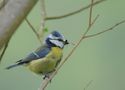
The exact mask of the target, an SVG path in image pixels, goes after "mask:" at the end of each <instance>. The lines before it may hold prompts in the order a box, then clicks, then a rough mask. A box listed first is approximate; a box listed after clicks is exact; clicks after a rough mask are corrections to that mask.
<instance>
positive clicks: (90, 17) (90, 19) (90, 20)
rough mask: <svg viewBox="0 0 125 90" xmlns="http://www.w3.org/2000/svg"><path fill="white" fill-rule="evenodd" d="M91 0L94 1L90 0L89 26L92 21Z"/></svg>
mask: <svg viewBox="0 0 125 90" xmlns="http://www.w3.org/2000/svg"><path fill="white" fill-rule="evenodd" d="M93 2H94V0H91V6H90V13H89V26H91V23H92V8H93Z"/></svg>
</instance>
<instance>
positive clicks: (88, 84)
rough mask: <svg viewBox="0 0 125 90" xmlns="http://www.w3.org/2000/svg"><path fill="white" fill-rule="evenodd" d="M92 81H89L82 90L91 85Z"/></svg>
mask: <svg viewBox="0 0 125 90" xmlns="http://www.w3.org/2000/svg"><path fill="white" fill-rule="evenodd" d="M92 82H93V80H91V81H89V83H87V85H86V86H85V87H84V89H83V90H86V89H87V88H88V87H89V86H90V85H91V84H92Z"/></svg>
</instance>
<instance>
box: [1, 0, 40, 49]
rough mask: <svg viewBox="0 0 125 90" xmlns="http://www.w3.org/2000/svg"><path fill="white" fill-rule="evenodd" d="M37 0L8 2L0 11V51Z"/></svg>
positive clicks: (12, 0) (13, 0)
mask: <svg viewBox="0 0 125 90" xmlns="http://www.w3.org/2000/svg"><path fill="white" fill-rule="evenodd" d="M37 1H38V0H9V1H8V2H7V3H6V5H5V6H4V8H2V9H1V10H0V49H2V47H3V46H4V45H5V44H6V43H7V42H8V40H9V39H10V38H11V36H12V35H13V34H14V32H15V31H16V30H17V28H18V26H19V25H20V24H21V23H22V21H23V19H24V18H25V17H26V16H27V14H28V13H29V12H30V10H31V9H32V8H33V6H34V5H35V4H36V2H37Z"/></svg>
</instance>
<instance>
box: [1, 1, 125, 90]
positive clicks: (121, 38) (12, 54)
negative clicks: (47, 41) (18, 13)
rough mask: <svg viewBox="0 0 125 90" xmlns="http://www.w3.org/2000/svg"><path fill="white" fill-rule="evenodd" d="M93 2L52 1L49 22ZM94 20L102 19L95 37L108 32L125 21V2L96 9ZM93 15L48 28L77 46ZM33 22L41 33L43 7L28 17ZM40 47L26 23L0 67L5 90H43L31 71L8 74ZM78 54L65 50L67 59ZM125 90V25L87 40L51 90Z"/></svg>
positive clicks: (55, 22) (53, 23) (48, 7)
mask: <svg viewBox="0 0 125 90" xmlns="http://www.w3.org/2000/svg"><path fill="white" fill-rule="evenodd" d="M89 3H90V0H46V10H47V14H48V16H54V15H61V14H64V13H68V12H71V11H74V10H77V9H79V8H80V7H82V6H83V5H84V6H86V5H88V4H89ZM93 9H94V10H93V18H94V17H95V16H96V15H97V14H99V15H100V17H99V18H98V20H97V21H96V23H95V25H94V26H93V27H92V29H91V31H90V32H89V34H92V33H96V32H99V31H101V30H105V29H106V28H109V27H110V26H112V25H114V24H115V23H117V22H119V21H121V20H124V19H125V0H107V1H106V2H103V3H101V4H99V5H96V6H95V7H94V8H93ZM88 16H89V11H88V10H86V11H83V12H82V13H79V14H77V15H74V16H71V17H68V18H65V19H60V20H52V21H47V22H46V27H48V29H49V31H48V32H47V33H46V34H45V36H46V35H48V34H49V33H50V32H51V31H53V30H55V29H56V30H58V31H60V32H62V33H63V34H64V35H65V37H66V38H67V39H68V40H69V41H71V42H74V43H75V42H76V41H77V40H79V38H80V36H81V35H82V34H83V32H84V31H85V30H86V28H87V23H88ZM28 19H29V21H31V23H32V24H33V26H34V27H35V28H36V29H38V28H39V26H40V19H41V16H40V3H38V4H37V5H36V6H35V7H34V9H33V10H32V11H31V13H30V15H29V16H28ZM38 46H40V43H39V42H38V40H37V38H36V36H35V35H34V33H33V32H32V30H31V29H30V27H29V26H28V25H27V23H26V22H25V21H24V22H23V23H22V25H20V27H19V28H18V30H17V32H16V33H15V34H14V35H13V37H12V39H11V42H10V44H9V47H8V49H7V51H6V54H5V56H4V58H3V60H2V63H1V65H0V90H37V89H38V88H39V86H40V84H41V82H42V78H41V77H39V76H37V75H35V74H33V73H32V72H30V71H29V70H27V69H26V68H25V67H17V68H15V69H12V70H9V71H8V70H5V69H4V68H5V67H6V66H8V65H10V64H12V63H14V62H15V61H17V60H19V59H21V58H23V57H25V56H26V55H27V54H28V53H29V52H31V51H33V50H35V48H37V47H38ZM72 48H73V46H72V45H69V46H66V47H65V49H64V57H65V56H66V54H67V53H68V52H69V51H70V50H71V49H72ZM91 80H93V82H92V84H91V85H90V86H89V87H88V88H87V89H86V90H125V24H122V25H120V26H118V27H117V28H116V29H114V31H110V32H107V33H104V34H103V35H100V36H96V37H94V38H89V39H86V40H84V41H83V42H82V43H81V44H80V46H79V47H78V49H77V50H76V51H75V53H74V54H73V55H72V56H71V57H70V58H69V59H68V61H67V62H66V63H65V64H64V65H63V67H62V68H61V69H60V71H59V72H58V74H57V75H56V76H55V78H54V79H53V80H52V83H51V84H49V86H48V87H47V90H84V87H85V86H86V84H87V83H88V82H89V81H91Z"/></svg>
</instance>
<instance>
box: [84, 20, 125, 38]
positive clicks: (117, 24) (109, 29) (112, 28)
mask: <svg viewBox="0 0 125 90" xmlns="http://www.w3.org/2000/svg"><path fill="white" fill-rule="evenodd" d="M123 23H125V20H123V21H120V22H118V23H116V24H115V25H113V26H112V27H110V28H108V29H106V30H103V31H101V32H98V33H95V34H92V35H87V36H85V37H84V38H90V37H95V36H98V35H101V34H103V33H105V32H108V31H111V30H114V28H116V27H117V26H119V25H121V24H123Z"/></svg>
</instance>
